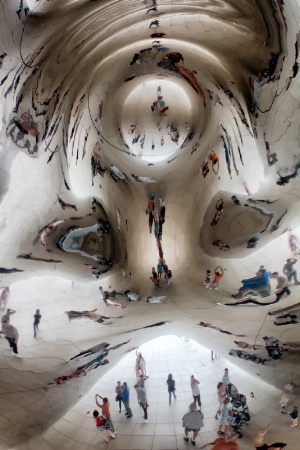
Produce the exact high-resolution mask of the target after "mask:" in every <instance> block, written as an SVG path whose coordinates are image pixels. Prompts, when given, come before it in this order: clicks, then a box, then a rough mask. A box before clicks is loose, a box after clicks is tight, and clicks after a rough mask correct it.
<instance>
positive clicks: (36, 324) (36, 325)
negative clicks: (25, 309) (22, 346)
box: [33, 309, 42, 338]
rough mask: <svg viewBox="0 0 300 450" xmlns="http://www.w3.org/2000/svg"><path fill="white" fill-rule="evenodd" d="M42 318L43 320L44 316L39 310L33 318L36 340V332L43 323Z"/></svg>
mask: <svg viewBox="0 0 300 450" xmlns="http://www.w3.org/2000/svg"><path fill="white" fill-rule="evenodd" d="M41 318H42V316H41V314H40V310H39V309H37V310H36V311H35V314H34V316H33V335H34V337H35V338H36V332H37V330H38V329H39V323H40V321H41Z"/></svg>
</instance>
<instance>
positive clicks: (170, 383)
mask: <svg viewBox="0 0 300 450" xmlns="http://www.w3.org/2000/svg"><path fill="white" fill-rule="evenodd" d="M167 385H168V392H169V405H171V397H172V394H173V396H174V398H175V399H176V394H175V390H176V388H175V380H173V375H172V374H171V373H169V375H168V379H167Z"/></svg>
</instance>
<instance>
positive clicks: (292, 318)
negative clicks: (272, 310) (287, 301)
mask: <svg viewBox="0 0 300 450" xmlns="http://www.w3.org/2000/svg"><path fill="white" fill-rule="evenodd" d="M293 313H296V314H293ZM273 323H274V325H278V326H281V325H295V324H297V323H300V310H299V309H298V310H296V311H291V313H288V314H284V315H283V316H276V317H275V321H274V322H273Z"/></svg>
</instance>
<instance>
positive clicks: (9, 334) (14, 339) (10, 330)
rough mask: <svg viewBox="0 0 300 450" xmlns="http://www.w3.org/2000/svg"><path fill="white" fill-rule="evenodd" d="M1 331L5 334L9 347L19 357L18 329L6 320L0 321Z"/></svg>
mask: <svg viewBox="0 0 300 450" xmlns="http://www.w3.org/2000/svg"><path fill="white" fill-rule="evenodd" d="M2 331H3V333H4V334H5V337H6V339H7V341H8V343H9V347H10V349H12V350H13V352H14V355H15V356H18V357H20V355H19V353H18V340H19V332H18V330H17V329H16V328H15V327H13V326H12V325H10V323H9V322H7V320H4V321H3V322H2Z"/></svg>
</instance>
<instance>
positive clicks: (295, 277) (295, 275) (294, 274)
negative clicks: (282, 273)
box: [287, 270, 299, 284]
mask: <svg viewBox="0 0 300 450" xmlns="http://www.w3.org/2000/svg"><path fill="white" fill-rule="evenodd" d="M287 278H288V280H289V281H290V282H291V281H292V278H294V281H295V283H296V284H299V281H298V279H297V272H296V270H294V272H292V273H291V274H290V275H289V276H288V277H287Z"/></svg>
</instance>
